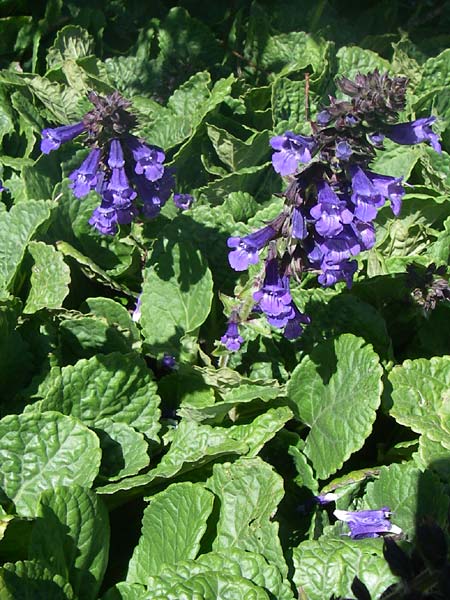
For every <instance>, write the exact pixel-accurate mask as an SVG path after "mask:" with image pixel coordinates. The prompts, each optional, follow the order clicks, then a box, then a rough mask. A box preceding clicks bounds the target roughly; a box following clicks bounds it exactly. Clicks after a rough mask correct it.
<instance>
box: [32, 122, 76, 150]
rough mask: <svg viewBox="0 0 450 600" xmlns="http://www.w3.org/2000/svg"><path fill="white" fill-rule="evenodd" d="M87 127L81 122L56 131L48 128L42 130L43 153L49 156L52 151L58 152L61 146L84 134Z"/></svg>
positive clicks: (63, 126)
mask: <svg viewBox="0 0 450 600" xmlns="http://www.w3.org/2000/svg"><path fill="white" fill-rule="evenodd" d="M85 129H86V127H85V126H84V125H83V123H82V122H81V121H80V123H75V124H74V125H62V126H61V127H55V128H54V129H52V128H48V129H43V130H42V140H41V152H43V153H44V154H49V153H50V152H51V151H52V150H57V149H58V148H59V147H60V146H61V144H64V143H65V142H68V141H69V140H73V138H75V137H77V135H80V133H83V131H84V130H85Z"/></svg>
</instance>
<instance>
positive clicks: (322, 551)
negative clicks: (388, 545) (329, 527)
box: [293, 537, 398, 600]
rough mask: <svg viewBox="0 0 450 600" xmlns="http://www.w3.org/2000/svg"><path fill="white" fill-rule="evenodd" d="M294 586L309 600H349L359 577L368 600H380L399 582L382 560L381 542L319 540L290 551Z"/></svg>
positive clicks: (305, 543)
mask: <svg viewBox="0 0 450 600" xmlns="http://www.w3.org/2000/svg"><path fill="white" fill-rule="evenodd" d="M293 559H294V568H295V572H294V577H293V579H294V582H295V585H296V587H297V589H299V590H302V592H303V593H304V594H305V595H306V597H307V598H308V600H324V598H330V597H331V595H333V594H334V595H335V596H342V597H343V598H349V597H350V598H352V597H354V596H353V592H352V589H351V584H352V582H353V579H354V577H355V576H356V577H358V578H359V579H360V580H361V581H362V582H363V583H364V584H365V585H366V587H367V589H368V590H369V593H370V597H371V598H379V597H380V596H381V594H382V592H384V591H385V590H386V589H387V588H388V587H389V586H390V585H391V584H393V583H396V582H397V581H398V578H397V577H396V576H395V575H393V574H392V572H391V570H390V568H389V565H388V563H387V562H386V560H385V559H384V557H383V541H382V540H379V539H378V540H370V539H367V540H348V539H345V538H344V537H341V538H339V539H322V540H317V541H305V542H303V543H301V544H300V545H299V546H298V547H297V548H294V550H293Z"/></svg>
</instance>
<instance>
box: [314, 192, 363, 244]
mask: <svg viewBox="0 0 450 600" xmlns="http://www.w3.org/2000/svg"><path fill="white" fill-rule="evenodd" d="M317 189H318V194H317V199H318V201H319V202H318V204H316V206H313V208H312V209H311V211H310V214H311V216H312V217H313V219H316V222H315V223H314V227H315V229H316V231H317V233H319V234H320V235H323V236H325V237H329V236H335V235H338V234H339V233H340V232H341V231H342V230H343V228H344V225H346V224H348V223H351V222H352V221H353V213H352V212H350V211H349V210H348V208H347V203H346V202H345V200H341V199H340V198H339V196H337V194H335V193H334V192H333V190H332V189H331V187H330V186H329V185H328V183H325V182H324V181H322V182H320V183H318V184H317Z"/></svg>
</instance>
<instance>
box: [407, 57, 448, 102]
mask: <svg viewBox="0 0 450 600" xmlns="http://www.w3.org/2000/svg"><path fill="white" fill-rule="evenodd" d="M421 69H422V78H421V80H420V83H419V85H418V86H417V88H416V89H415V90H414V95H415V96H417V98H420V97H421V96H424V95H425V94H427V93H428V92H430V91H432V90H439V89H440V88H442V89H445V87H446V86H448V85H449V84H450V49H446V50H444V51H443V52H441V53H440V54H438V55H437V56H432V57H431V58H429V59H428V60H427V61H426V62H425V63H424V64H423V65H422V67H421Z"/></svg>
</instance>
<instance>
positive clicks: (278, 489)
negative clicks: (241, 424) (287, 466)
mask: <svg viewBox="0 0 450 600" xmlns="http://www.w3.org/2000/svg"><path fill="white" fill-rule="evenodd" d="M209 487H210V488H211V489H212V491H213V492H214V493H215V494H216V495H217V496H218V497H219V499H220V506H221V509H220V516H219V520H218V523H217V534H216V538H215V540H214V542H213V550H214V551H225V549H226V548H240V549H241V550H248V551H250V552H255V553H257V554H262V555H263V556H264V557H265V558H266V559H267V560H268V561H269V563H273V564H274V565H276V566H277V567H278V569H279V570H280V572H281V574H282V575H283V577H286V576H287V566H286V563H285V560H284V557H283V551H282V548H281V544H280V540H279V538H278V523H276V522H274V521H272V520H271V519H272V515H273V513H274V511H276V509H277V506H278V504H279V502H280V501H281V499H282V498H283V494H284V490H283V480H282V479H281V477H280V476H279V475H278V474H277V473H275V471H274V470H273V469H272V467H271V466H269V465H268V464H267V463H265V462H263V461H262V460H261V459H260V458H249V459H245V458H244V459H243V458H241V459H239V460H238V461H236V462H235V463H233V464H231V463H224V464H217V465H214V471H213V476H212V477H211V479H210V480H209Z"/></svg>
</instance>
